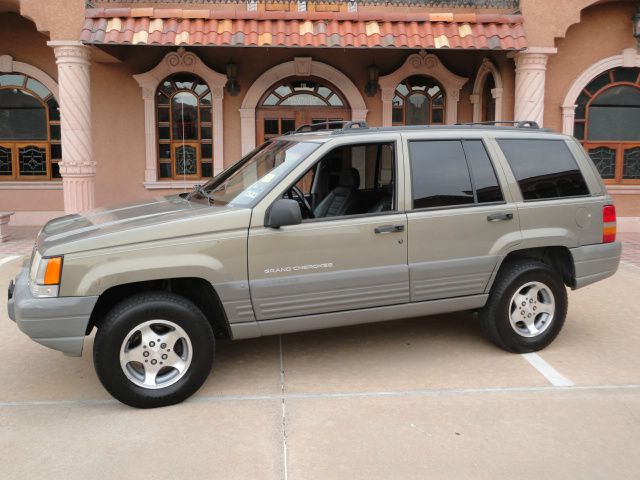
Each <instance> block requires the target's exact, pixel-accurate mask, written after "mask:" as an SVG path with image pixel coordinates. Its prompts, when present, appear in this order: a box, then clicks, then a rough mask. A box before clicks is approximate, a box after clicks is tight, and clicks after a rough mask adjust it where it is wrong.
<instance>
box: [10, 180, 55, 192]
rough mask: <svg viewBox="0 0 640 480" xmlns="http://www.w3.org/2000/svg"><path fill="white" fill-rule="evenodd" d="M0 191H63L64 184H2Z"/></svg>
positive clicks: (46, 182)
mask: <svg viewBox="0 0 640 480" xmlns="http://www.w3.org/2000/svg"><path fill="white" fill-rule="evenodd" d="M0 190H62V182H61V181H60V182H57V181H55V180H54V181H49V180H46V181H37V180H36V181H21V182H11V181H10V182H0Z"/></svg>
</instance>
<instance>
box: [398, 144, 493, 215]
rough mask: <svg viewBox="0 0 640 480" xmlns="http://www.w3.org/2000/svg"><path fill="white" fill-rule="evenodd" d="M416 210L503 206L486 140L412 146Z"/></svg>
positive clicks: (410, 145) (412, 176)
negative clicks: (480, 205)
mask: <svg viewBox="0 0 640 480" xmlns="http://www.w3.org/2000/svg"><path fill="white" fill-rule="evenodd" d="M409 153H410V155H411V184H412V191H413V208H432V207H450V206H456V205H467V204H473V203H490V202H502V201H503V200H504V199H503V197H502V190H501V189H500V184H499V183H498V178H497V177H496V172H495V170H494V169H493V165H492V164H491V159H490V158H489V155H488V154H487V151H486V150H485V148H484V144H483V143H482V140H433V141H432V140H424V141H412V142H410V143H409Z"/></svg>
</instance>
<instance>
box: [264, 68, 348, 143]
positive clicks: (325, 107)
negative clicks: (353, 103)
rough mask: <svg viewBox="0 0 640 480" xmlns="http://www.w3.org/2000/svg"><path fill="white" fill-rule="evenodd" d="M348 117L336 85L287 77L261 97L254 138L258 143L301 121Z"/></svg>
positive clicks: (319, 121)
mask: <svg viewBox="0 0 640 480" xmlns="http://www.w3.org/2000/svg"><path fill="white" fill-rule="evenodd" d="M349 119H351V110H350V109H349V106H348V104H347V101H346V100H345V99H344V97H343V96H342V94H341V93H340V92H339V91H338V89H337V88H335V87H333V86H332V85H329V84H328V83H324V82H321V81H316V80H313V79H305V80H292V79H289V80H287V81H285V82H282V83H279V84H276V85H275V86H274V87H272V88H271V89H269V90H268V91H267V93H266V94H265V95H264V96H263V97H262V101H261V102H260V104H259V107H258V110H257V125H256V126H257V128H256V132H257V141H258V143H262V142H263V141H265V140H268V139H269V138H273V137H277V136H278V135H283V134H285V133H287V132H290V131H293V130H295V129H296V128H298V127H299V126H300V125H303V124H313V123H324V122H332V121H336V122H338V121H345V120H349ZM323 128H326V126H324V127H323Z"/></svg>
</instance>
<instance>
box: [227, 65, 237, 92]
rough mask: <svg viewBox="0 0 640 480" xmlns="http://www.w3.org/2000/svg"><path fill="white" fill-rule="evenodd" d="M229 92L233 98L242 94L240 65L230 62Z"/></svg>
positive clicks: (228, 67)
mask: <svg viewBox="0 0 640 480" xmlns="http://www.w3.org/2000/svg"><path fill="white" fill-rule="evenodd" d="M226 87H227V92H229V95H231V96H232V97H235V96H237V95H238V94H239V93H240V84H239V83H238V65H237V64H236V63H235V62H234V61H233V60H229V63H227V85H226Z"/></svg>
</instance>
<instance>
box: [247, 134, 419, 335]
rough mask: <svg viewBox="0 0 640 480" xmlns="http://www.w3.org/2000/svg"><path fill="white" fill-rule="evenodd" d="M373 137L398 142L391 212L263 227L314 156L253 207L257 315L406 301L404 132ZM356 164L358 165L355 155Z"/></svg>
mask: <svg viewBox="0 0 640 480" xmlns="http://www.w3.org/2000/svg"><path fill="white" fill-rule="evenodd" d="M376 141H380V142H388V143H389V144H390V145H392V146H393V155H394V159H395V167H394V168H395V175H394V178H395V179H397V180H396V181H394V189H395V191H394V192H393V194H394V202H393V205H392V209H391V210H390V211H385V212H375V213H367V212H363V213H358V214H351V215H344V216H334V217H327V218H316V219H308V220H304V221H303V222H302V223H300V224H298V225H290V226H284V227H280V228H278V229H274V228H269V227H265V225H264V218H265V213H266V212H267V211H268V208H269V206H270V205H271V204H272V203H273V201H275V200H277V199H278V198H282V196H283V195H284V194H285V193H286V192H287V191H288V189H289V187H290V186H291V185H295V184H296V183H299V180H300V179H301V178H304V177H305V175H306V174H307V172H308V169H309V168H310V167H312V164H313V162H312V163H307V164H305V165H303V166H301V167H300V168H298V169H297V170H296V171H294V172H293V173H292V174H291V175H290V177H289V178H288V179H286V180H285V181H284V182H283V183H282V184H281V185H280V186H279V187H276V189H274V192H272V195H270V196H269V197H267V198H265V200H264V201H263V202H261V203H260V204H259V205H258V206H257V207H256V208H255V209H254V213H253V215H252V221H251V228H250V229H249V240H248V242H249V244H248V252H249V267H248V269H249V285H250V290H251V300H252V303H253V307H254V311H255V314H256V319H257V320H258V321H261V320H262V321H264V320H272V319H281V318H289V317H298V316H303V315H316V314H323V313H330V312H340V311H346V310H355V309H363V308H372V307H378V306H383V305H393V304H399V303H407V302H409V272H408V266H407V228H406V227H407V218H406V215H405V213H404V200H403V196H402V195H401V194H402V183H403V178H404V175H403V170H402V164H401V162H399V161H398V159H399V157H400V154H401V152H400V151H399V149H398V147H399V146H400V143H399V135H397V134H393V135H390V134H386V136H385V135H381V136H379V137H376ZM355 145H357V144H355ZM341 146H342V147H344V145H336V143H335V142H332V145H331V146H326V145H325V150H323V152H324V153H323V154H324V155H325V157H326V156H327V155H329V154H331V153H332V150H334V149H335V148H338V147H341ZM321 160H322V159H321ZM350 161H351V160H350ZM351 165H352V167H353V168H356V167H357V159H353V164H351ZM314 183H318V182H317V181H314ZM317 327H318V328H321V327H322V325H321V324H319V325H317Z"/></svg>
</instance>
